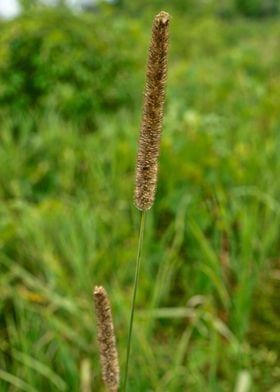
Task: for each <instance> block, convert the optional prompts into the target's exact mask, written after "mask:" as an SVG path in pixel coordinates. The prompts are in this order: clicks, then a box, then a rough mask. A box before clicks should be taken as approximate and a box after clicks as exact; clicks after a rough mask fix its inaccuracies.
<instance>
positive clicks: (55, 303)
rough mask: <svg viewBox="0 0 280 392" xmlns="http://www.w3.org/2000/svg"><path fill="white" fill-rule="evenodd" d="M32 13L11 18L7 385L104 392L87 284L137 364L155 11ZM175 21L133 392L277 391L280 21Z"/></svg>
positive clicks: (211, 17) (6, 85) (3, 215)
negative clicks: (99, 287)
mask: <svg viewBox="0 0 280 392" xmlns="http://www.w3.org/2000/svg"><path fill="white" fill-rule="evenodd" d="M162 4H163V3H160V4H159V5H162ZM171 11H172V10H171ZM33 12H34V13H32V14H25V15H21V16H20V17H19V18H17V19H15V20H12V21H9V22H7V21H5V22H3V21H2V22H0V30H1V36H0V53H1V56H0V64H1V66H0V79H1V84H0V96H1V112H0V113H1V123H0V201H1V203H0V250H1V252H0V298H1V300H0V390H1V392H2V391H3V392H6V391H7V392H8V391H17V390H23V391H31V392H34V391H50V392H52V391H74V392H75V391H77V392H78V391H82V392H86V391H88V390H89V389H88V384H87V380H88V379H89V380H90V388H92V389H93V388H94V390H97V391H102V390H103V389H102V388H103V387H102V384H101V377H100V366H99V360H98V353H97V347H96V341H95V323H94V314H93V310H92V303H91V290H92V287H93V285H94V284H104V286H105V287H106V288H107V290H108V292H109V295H110V298H111V300H112V306H113V313H114V319H115V324H116V331H117V336H118V346H119V351H120V357H121V364H123V360H124V356H125V345H126V337H127V336H126V334H127V326H128V316H129V306H130V299H131V292H132V280H133V274H134V260H135V252H136V246H137V233H138V224H139V220H138V219H139V215H138V212H137V211H136V209H135V208H134V206H133V202H132V198H133V186H134V164H135V154H136V147H137V139H138V130H139V122H140V117H141V110H142V109H141V101H142V91H143V84H144V69H145V63H146V52H147V47H148V40H149V35H150V26H151V18H152V15H153V13H154V10H153V9H152V7H147V8H146V9H145V10H144V11H143V12H141V13H140V14H139V15H138V14H137V13H136V14H135V15H133V13H132V14H131V15H130V16H129V17H128V13H127V12H125V10H121V8H112V7H105V8H104V9H103V8H102V9H100V10H99V11H98V12H97V13H95V14H93V15H87V14H86V15H84V14H78V15H75V14H73V13H71V12H69V10H68V11H67V10H66V9H62V8H59V9H57V10H56V9H47V8H46V9H41V10H39V9H37V10H34V11H33ZM172 16H173V17H172V21H171V31H170V60H169V76H168V89H167V102H166V115H165V121H164V130H163V134H162V149H161V159H160V174H159V186H158V193H157V198H156V203H155V206H154V208H153V209H152V210H151V211H150V213H149V215H148V217H147V218H148V219H147V231H146V236H145V252H144V259H143V268H142V271H141V277H140V290H139V296H138V299H137V304H138V309H137V312H136V320H135V340H134V342H133V350H132V357H131V372H130V390H133V391H135V392H138V391H139V392H143V391H155V392H162V391H168V392H181V391H182V392H183V391H191V392H196V391H197V392H201V391H202V390H205V391H207V392H208V391H209V392H220V391H221V392H228V391H229V392H230V391H235V392H240V390H241V387H240V385H241V386H242V383H244V380H246V383H249V384H251V390H252V391H254V392H264V391H267V392H277V391H278V389H279V383H280V382H279V375H280V359H279V351H280V346H279V337H278V334H279V333H278V324H279V314H280V309H279V301H278V297H277V291H278V290H279V268H280V266H279V252H280V238H279V233H280V204H279V195H280V184H279V182H278V181H277V178H278V173H279V171H280V154H279V151H280V119H279V107H280V95H279V87H278V86H279V85H280V74H279V67H280V51H279V35H280V25H279V21H278V20H276V19H262V20H259V19H256V20H255V19H244V18H239V17H233V18H231V19H227V18H221V17H218V16H217V10H215V11H214V12H212V10H210V8H209V12H208V11H207V12H206V13H201V14H200V13H195V12H194V14H191V15H188V14H187V13H184V12H183V13H182V12H181V11H180V12H179V11H178V10H177V9H176V7H175V8H174V9H173V11H172ZM229 21H230V22H229ZM34 129H35V130H36V132H34ZM85 129H86V130H87V131H88V132H84V130H85ZM243 385H244V384H243Z"/></svg>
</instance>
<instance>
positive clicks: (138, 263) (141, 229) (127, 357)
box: [123, 211, 145, 392]
mask: <svg viewBox="0 0 280 392" xmlns="http://www.w3.org/2000/svg"><path fill="white" fill-rule="evenodd" d="M144 227H145V211H141V218H140V231H139V238H138V250H137V259H136V268H135V277H134V288H133V296H132V303H131V313H130V321H129V329H128V340H127V350H126V363H125V372H124V388H123V390H124V392H126V389H127V377H128V364H129V355H130V346H131V336H132V329H133V320H134V311H135V301H136V293H137V287H138V281H139V271H140V264H141V252H142V243H143V237H144Z"/></svg>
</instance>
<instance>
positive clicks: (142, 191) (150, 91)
mask: <svg viewBox="0 0 280 392" xmlns="http://www.w3.org/2000/svg"><path fill="white" fill-rule="evenodd" d="M168 25H169V15H168V14H167V13H166V12H164V11H162V12H160V13H159V14H158V15H156V17H155V19H154V23H153V28H152V38H151V44H150V48H149V56H148V64H147V71H146V87H145V95H144V108H143V117H142V125H141V131H140V138H139V146H138V156H137V166H136V185H135V195H134V199H135V205H136V207H137V208H139V209H140V210H148V209H149V208H151V207H152V205H153V202H154V198H155V192H156V184H157V173H158V158H159V149H160V134H161V128H162V117H163V104H164V97H165V83H166V76H167V49H168Z"/></svg>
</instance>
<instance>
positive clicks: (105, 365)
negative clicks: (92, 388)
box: [93, 286, 120, 392]
mask: <svg viewBox="0 0 280 392" xmlns="http://www.w3.org/2000/svg"><path fill="white" fill-rule="evenodd" d="M93 297H94V303H95V311H96V319H97V339H98V344H99V354H100V361H101V367H102V379H103V381H104V383H105V385H106V386H107V387H108V389H109V391H110V392H117V391H118V387H119V378H120V377H119V361H118V352H117V347H116V338H115V333H114V326H113V319H112V312H111V306H110V302H109V299H108V296H107V293H106V290H105V289H104V288H103V287H102V286H96V287H95V288H94V292H93Z"/></svg>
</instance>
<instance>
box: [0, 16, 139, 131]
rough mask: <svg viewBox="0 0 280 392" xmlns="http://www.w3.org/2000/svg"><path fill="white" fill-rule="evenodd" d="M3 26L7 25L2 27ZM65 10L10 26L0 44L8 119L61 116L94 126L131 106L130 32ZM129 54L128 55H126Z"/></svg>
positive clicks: (0, 93) (1, 94)
mask: <svg viewBox="0 0 280 392" xmlns="http://www.w3.org/2000/svg"><path fill="white" fill-rule="evenodd" d="M2 23H3V22H2ZM115 25H116V23H115V21H114V19H113V18H112V19H111V20H110V28H108V26H106V21H105V20H104V19H103V18H102V17H99V18H98V17H92V18H90V17H87V16H86V15H84V16H77V15H74V14H72V13H71V12H70V11H69V10H67V9H66V8H61V9H58V10H56V9H54V10H52V9H47V8H42V9H39V10H38V11H37V12H36V11H35V12H34V13H32V14H23V15H22V16H20V17H19V18H17V19H15V20H12V21H10V22H5V23H4V26H2V28H1V30H2V33H1V38H0V51H1V60H0V82H1V88H0V104H1V110H2V111H6V113H8V115H11V116H17V117H20V116H22V115H23V114H25V115H26V114H27V113H31V114H33V113H34V111H35V112H38V111H42V110H56V111H57V112H59V113H60V114H61V115H62V116H63V117H64V118H66V119H69V118H71V119H72V120H73V119H76V120H77V121H78V122H79V123H82V124H83V125H92V123H94V121H95V118H96V116H95V113H97V112H98V111H100V110H101V108H102V110H105V109H106V110H108V111H110V110H112V109H116V108H118V107H119V106H120V105H121V104H124V102H129V101H130V98H131V97H130V90H129V86H128V85H127V84H126V83H125V80H126V77H127V75H128V73H129V72H130V69H131V67H132V58H131V57H130V56H129V55H128V53H127V52H125V47H124V44H123V41H124V39H125V38H124V37H126V36H127V35H128V34H130V30H129V27H128V26H127V25H125V24H119V23H118V24H117V26H116V28H115ZM123 49H124V50H123Z"/></svg>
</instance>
